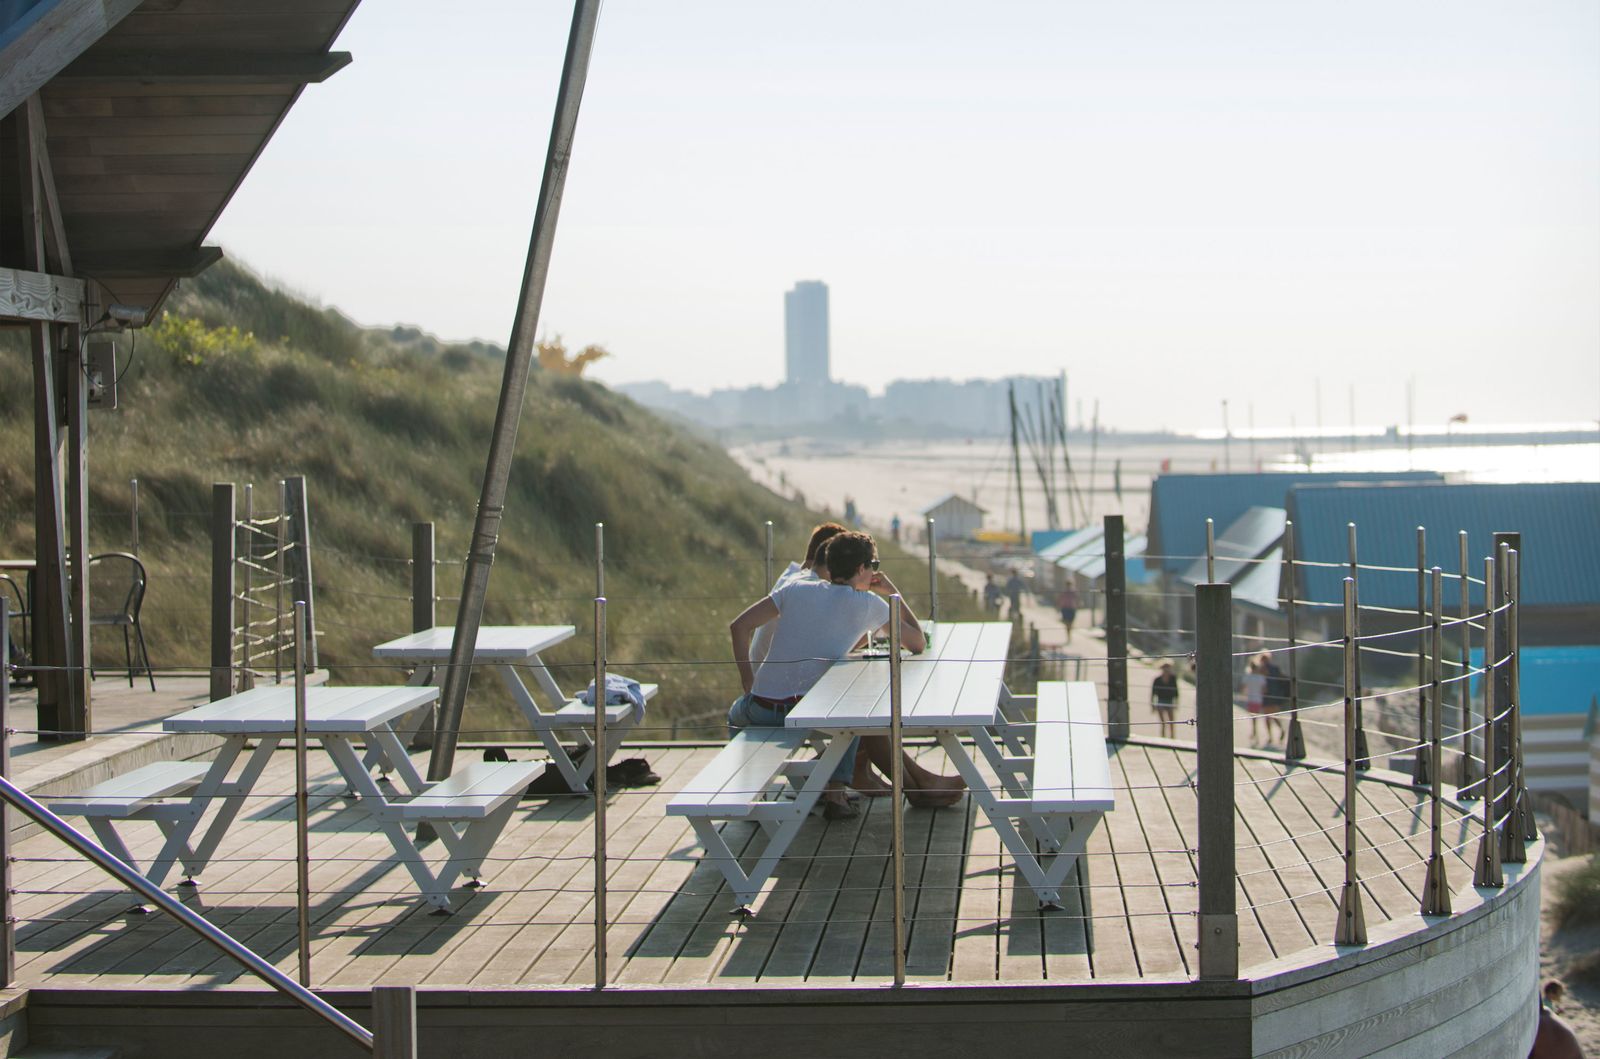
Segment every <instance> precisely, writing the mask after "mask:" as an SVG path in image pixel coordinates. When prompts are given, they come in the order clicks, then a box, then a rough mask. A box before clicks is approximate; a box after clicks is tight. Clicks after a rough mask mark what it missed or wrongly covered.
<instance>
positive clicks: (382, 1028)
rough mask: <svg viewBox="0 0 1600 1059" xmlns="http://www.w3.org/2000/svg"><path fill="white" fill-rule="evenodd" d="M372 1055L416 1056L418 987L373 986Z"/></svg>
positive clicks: (384, 1058) (382, 1058)
mask: <svg viewBox="0 0 1600 1059" xmlns="http://www.w3.org/2000/svg"><path fill="white" fill-rule="evenodd" d="M372 1059H417V987H416V986H411V985H375V986H373V987H372Z"/></svg>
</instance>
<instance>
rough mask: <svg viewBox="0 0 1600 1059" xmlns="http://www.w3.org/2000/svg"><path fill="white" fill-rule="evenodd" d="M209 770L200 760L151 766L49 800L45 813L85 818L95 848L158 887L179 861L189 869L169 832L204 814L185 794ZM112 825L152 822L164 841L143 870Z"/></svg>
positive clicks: (184, 849)
mask: <svg viewBox="0 0 1600 1059" xmlns="http://www.w3.org/2000/svg"><path fill="white" fill-rule="evenodd" d="M210 769H211V764H210V762H206V761H157V762H155V763H153V764H149V765H143V766H141V767H139V768H136V769H134V770H133V771H132V772H125V773H123V774H122V775H120V776H114V777H112V778H111V779H109V780H106V781H104V782H103V783H97V784H95V785H94V786H93V787H90V788H88V789H87V790H84V791H79V792H78V793H77V794H73V795H70V796H68V797H64V798H57V799H52V800H51V802H50V808H51V810H52V811H54V812H55V814H56V815H57V816H82V817H86V818H88V821H89V827H90V828H91V829H92V830H93V831H94V833H95V837H96V838H98V839H99V840H100V844H101V845H103V846H105V847H106V849H108V850H110V851H111V853H113V854H114V855H115V856H116V857H117V858H119V859H120V860H122V861H123V862H124V863H126V864H128V865H130V866H131V867H133V868H134V869H135V870H142V871H143V873H144V875H145V877H146V878H147V879H149V880H150V881H151V882H152V883H154V884H155V885H157V886H160V885H161V880H162V879H164V878H166V876H167V872H168V871H170V870H171V868H172V864H173V862H174V861H175V860H178V859H182V860H183V861H184V868H185V870H186V871H189V872H191V873H192V872H193V871H194V870H195V866H194V864H192V863H191V861H190V859H189V858H188V857H187V856H186V854H188V853H190V852H191V851H190V850H189V848H188V846H187V845H186V844H182V843H178V844H176V845H175V844H174V843H173V842H172V833H173V828H174V826H175V825H176V824H178V823H179V822H180V821H189V820H195V819H198V818H199V816H200V815H201V814H202V813H203V812H204V811H205V806H204V805H202V804H200V803H199V801H198V800H197V799H194V798H192V797H189V795H191V794H192V793H193V792H194V789H195V788H196V787H197V786H199V785H200V781H201V780H202V779H204V778H205V775H206V773H207V772H208V771H210ZM114 820H150V821H153V822H154V823H155V824H156V826H157V827H159V828H160V829H161V833H162V835H163V836H165V837H166V838H167V839H168V841H167V843H165V844H164V845H163V847H162V849H161V851H160V853H158V854H157V855H156V859H155V860H154V861H152V862H151V864H150V867H149V868H148V869H140V868H139V862H138V861H137V860H135V859H134V857H133V853H132V852H131V851H130V850H129V849H128V846H127V844H126V843H125V842H123V840H122V836H121V835H120V834H118V833H117V830H116V826H115V825H114V824H113V823H112V821H114Z"/></svg>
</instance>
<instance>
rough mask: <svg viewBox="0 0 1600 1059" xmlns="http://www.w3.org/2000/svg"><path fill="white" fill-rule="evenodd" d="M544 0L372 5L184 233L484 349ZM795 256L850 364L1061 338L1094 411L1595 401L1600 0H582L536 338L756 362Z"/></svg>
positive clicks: (1567, 408)
mask: <svg viewBox="0 0 1600 1059" xmlns="http://www.w3.org/2000/svg"><path fill="white" fill-rule="evenodd" d="M441 12H443V14H441ZM571 12H572V8H571V5H570V3H566V2H561V3H556V2H551V0H524V2H509V0H506V2H502V0H476V2H471V3H464V4H460V5H447V6H445V7H441V6H440V5H438V4H436V3H426V4H425V3H421V2H418V0H383V2H379V0H367V2H366V3H364V4H362V5H361V6H360V7H359V8H357V10H356V13H355V14H354V16H353V17H352V19H351V21H350V23H349V25H348V26H347V27H346V30H345V32H344V34H343V35H342V37H341V39H340V40H339V42H338V44H337V45H336V47H338V48H341V49H345V50H348V51H350V52H352V53H353V54H354V56H355V58H354V62H353V63H352V64H351V65H350V66H349V67H347V68H346V69H345V70H343V71H341V72H340V73H339V74H337V75H336V76H334V77H333V78H332V79H331V80H329V81H328V82H327V83H325V84H321V85H312V86H309V87H308V88H307V89H306V91H305V93H304V94H303V95H302V97H301V99H300V102H299V103H298V104H297V105H296V107H295V108H294V110H293V111H292V112H291V113H290V115H289V117H288V119H287V120H286V122H285V123H284V125H283V126H282V128H280V130H279V131H278V133H277V135H276V136H275V137H274V139H273V141H272V143H271V144H270V145H269V146H268V148H267V150H266V152H265V153H264V154H263V156H262V158H261V159H260V160H259V161H258V162H257V164H256V166H255V168H254V169H253V170H252V172H251V173H250V175H249V176H248V177H247V179H246V181H245V183H244V186H243V187H242V188H241V189H240V191H239V193H238V194H237V195H236V196H235V198H234V200H233V202H232V203H231V204H230V205H229V207H228V209H227V211H226V212H225V213H224V215H223V217H222V219H221V221H220V222H219V223H218V225H217V227H216V228H215V229H214V231H213V233H212V240H211V241H213V242H216V243H219V244H220V245H221V246H223V247H224V249H225V250H226V251H227V252H228V254H229V255H230V256H231V257H233V258H234V259H235V260H238V261H240V262H242V263H244V264H246V265H248V266H249V267H251V268H253V269H254V270H256V271H257V272H259V273H261V274H262V275H264V276H266V277H267V278H269V279H271V280H274V281H277V282H279V283H281V284H283V285H284V286H286V287H288V288H290V289H292V290H294V291H297V292H299V293H301V294H304V295H309V296H311V297H313V298H315V299H316V300H319V301H321V302H322V303H324V304H329V305H335V306H337V307H339V308H340V309H341V310H343V311H344V312H346V313H347V314H348V315H350V316H351V317H353V318H354V319H356V320H357V321H359V322H361V323H363V324H367V325H386V324H391V323H408V324H415V325H417V326H420V327H422V328H423V329H424V330H427V331H429V332H432V333H434V334H436V335H438V336H440V337H441V338H445V339H468V338H481V339H487V340H490V341H493V342H496V343H498V344H501V345H504V344H505V343H506V341H507V340H508V338H509V334H510V329H511V320H512V316H513V314H514V312H515V308H516V303H517V296H518V290H519V286H520V283H521V278H522V269H523V261H524V258H525V255H526V253H527V247H528V238H529V229H530V226H531V223H532V215H533V207H534V202H535V199H536V197H537V192H538V182H539V177H540V173H541V171H542V168H543V161H544V151H545V146H546V144H547V142H548V139H549V130H550V122H551V117H552V110H553V107H554V100H555V92H556V88H557V84H558V82H559V79H560V74H561V61H562V56H563V53H564V50H565V46H566V35H567V29H568V25H569V22H570V19H571ZM800 279H820V280H823V281H824V282H826V283H827V284H828V286H829V288H830V293H831V308H832V360H833V375H834V377H835V378H836V379H839V380H842V381H846V382H851V383H857V384H860V385H864V386H867V387H868V388H870V389H873V390H879V389H881V387H882V386H883V384H885V383H886V382H889V381H891V380H894V379H897V378H930V377H950V378H957V379H964V378H980V377H996V376H1002V375H1008V374H1039V375H1054V374H1056V373H1058V372H1062V371H1065V372H1066V373H1067V378H1068V385H1069V390H1070V393H1071V395H1072V403H1073V404H1076V403H1077V401H1079V400H1082V401H1083V402H1084V406H1085V408H1088V407H1092V402H1094V401H1096V400H1098V402H1099V405H1100V417H1101V421H1102V423H1106V424H1110V425H1112V426H1114V427H1118V428H1123V429H1135V428H1157V427H1171V428H1175V429H1206V428H1212V429H1214V428H1217V427H1219V426H1220V425H1221V423H1222V416H1223V414H1224V413H1223V402H1224V401H1226V402H1227V405H1228V412H1227V414H1228V416H1229V417H1230V420H1231V426H1232V427H1233V428H1236V429H1237V428H1242V427H1245V426H1247V425H1248V424H1249V423H1251V422H1253V423H1255V424H1256V425H1257V426H1258V427H1266V426H1288V425H1290V424H1291V423H1293V424H1296V425H1298V426H1301V427H1310V426H1314V425H1316V424H1317V423H1318V422H1319V421H1320V422H1322V423H1323V424H1324V425H1326V426H1336V425H1342V424H1347V423H1349V422H1351V421H1352V415H1351V410H1352V405H1353V406H1354V411H1355V415H1354V419H1355V420H1358V421H1360V422H1361V423H1364V424H1366V423H1372V424H1389V423H1400V424H1403V423H1406V422H1408V421H1410V422H1414V423H1416V424H1418V425H1442V424H1443V423H1444V422H1445V421H1446V420H1448V419H1449V418H1450V417H1452V416H1454V415H1457V414H1466V415H1467V416H1468V417H1469V420H1470V421H1471V422H1475V423H1486V422H1541V421H1563V422H1572V421H1578V422H1581V421H1594V420H1596V419H1600V4H1595V3H1594V2H1593V0H1526V2H1519V3H1516V4H1507V3H1504V2H1503V0H1457V2H1453V3H1450V4H1440V3H1437V2H1436V0H1427V2H1423V0H1338V2H1332V0H1297V2H1294V3H1283V2H1282V0H1203V2H1200V0H1161V2H1157V0H1116V2H1114V3H1113V2H1108V0H986V2H984V3H975V2H970V0H969V2H967V3H962V4H952V3H945V2H939V0H921V2H909V0H894V2H890V0H852V2H844V0H809V2H806V3H796V2H789V3H781V4H780V3H775V2H752V0H674V2H672V3H662V2H661V0H609V2H607V3H606V5H605V7H604V9H603V10H602V12H601V16H600V24H599V30H598V34H597V37H596V44H595V52H594V57H593V61H592V65H591V68H590V72H589V78H588V83H587V87H586V89H585V94H584V99H583V107H582V112H581V115H580V117H579V122H578V130H577V136H576V140H575V144H574V153H573V159H572V164H571V167H570V171H569V175H568V180H567V186H566V193H565V198H564V201H563V205H562V208H561V215H560V221H559V227H558V230H557V236H556V245H555V255H554V260H553V263H552V270H551V275H550V280H549V285H548V288H547V291H546V296H545V300H544V306H543V310H542V312H541V315H540V332H541V334H543V335H550V334H560V335H562V336H563V337H564V338H565V339H566V340H567V342H568V344H569V345H572V346H574V347H576V346H582V345H586V344H588V343H591V342H597V343H600V344H602V345H604V346H606V347H607V348H608V349H609V350H610V351H611V352H612V354H613V355H612V357H611V359H609V360H606V361H602V362H601V363H600V364H599V365H597V366H596V368H594V369H591V374H592V375H593V376H594V377H596V378H599V379H600V380H602V381H605V382H609V383H620V382H632V381H641V380H647V379H659V380H662V381H665V382H668V383H670V384H672V385H674V386H677V387H680V388H684V389H692V390H698V391H702V392H703V391H705V390H708V389H712V388H718V387H726V386H748V385H770V384H772V383H776V382H778V381H780V380H781V377H782V373H783V297H782V296H783V292H784V291H785V290H787V289H788V288H789V287H791V286H792V285H793V284H794V282H795V281H796V280H800ZM1408 384H1409V385H1408ZM1408 389H1411V390H1412V391H1413V392H1414V397H1412V398H1411V399H1410V401H1409V402H1408V398H1407V392H1408ZM1412 408H1414V414H1413V413H1412V412H1411V411H1410V409H1412Z"/></svg>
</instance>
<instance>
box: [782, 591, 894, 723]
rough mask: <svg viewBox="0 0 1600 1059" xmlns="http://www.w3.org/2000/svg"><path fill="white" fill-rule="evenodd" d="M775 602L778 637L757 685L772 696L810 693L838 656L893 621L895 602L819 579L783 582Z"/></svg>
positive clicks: (788, 696) (844, 653) (787, 696)
mask: <svg viewBox="0 0 1600 1059" xmlns="http://www.w3.org/2000/svg"><path fill="white" fill-rule="evenodd" d="M772 602H773V603H774V604H776V605H777V608H778V617H777V618H776V619H775V620H774V621H770V622H768V623H767V626H766V627H768V628H771V629H772V639H771V641H770V642H769V644H768V647H767V657H766V661H765V662H763V663H762V664H761V666H760V668H758V669H757V670H756V679H755V686H754V687H753V688H752V690H753V691H754V692H755V693H756V694H757V695H760V696H761V697H762V698H766V699H788V698H793V697H794V696H796V695H804V694H805V693H806V692H808V691H810V690H811V685H813V684H815V683H816V682H817V681H819V680H821V679H822V674H824V673H826V672H827V671H828V666H829V665H831V664H832V663H833V661H834V660H835V659H838V658H843V657H844V656H845V655H846V654H847V653H849V651H850V648H852V647H854V646H855V645H856V641H857V640H859V639H861V637H862V636H864V635H866V633H867V631H868V630H869V629H876V628H877V627H878V626H880V625H882V624H883V623H884V622H886V621H888V620H889V604H888V602H887V601H886V600H884V599H883V598H882V597H881V596H876V595H873V594H872V593H871V592H860V591H857V590H856V589H853V588H851V587H850V586H848V585H836V584H833V583H832V582H831V581H821V580H818V579H817V578H814V577H799V578H794V579H793V580H791V581H789V582H788V583H787V584H784V585H780V586H779V587H778V588H776V589H774V590H773V593H772Z"/></svg>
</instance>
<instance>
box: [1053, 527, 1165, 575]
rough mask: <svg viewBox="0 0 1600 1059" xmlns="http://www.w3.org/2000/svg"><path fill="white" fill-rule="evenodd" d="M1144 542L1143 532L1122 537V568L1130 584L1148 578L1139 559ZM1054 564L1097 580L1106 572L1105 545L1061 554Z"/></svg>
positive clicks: (1147, 572) (1142, 553) (1142, 552)
mask: <svg viewBox="0 0 1600 1059" xmlns="http://www.w3.org/2000/svg"><path fill="white" fill-rule="evenodd" d="M1145 543H1146V541H1145V538H1144V535H1143V534H1138V535H1128V536H1125V537H1124V538H1123V541H1122V560H1123V570H1124V573H1125V576H1126V579H1127V582H1128V584H1130V585H1142V584H1145V583H1146V582H1148V581H1149V580H1150V573H1149V571H1147V570H1145V568H1144V564H1143V563H1142V562H1140V561H1139V560H1140V558H1141V557H1142V556H1143V555H1144V548H1145ZM1056 565H1057V566H1059V567H1060V568H1061V569H1063V570H1067V571H1070V572H1071V573H1074V574H1079V575H1081V576H1083V577H1087V578H1088V579H1089V580H1091V581H1097V580H1099V579H1100V578H1102V577H1104V576H1105V573H1106V553H1105V546H1104V545H1103V544H1101V545H1100V546H1098V547H1095V548H1089V549H1084V550H1082V551H1079V552H1075V553H1073V554H1072V555H1065V556H1062V557H1061V558H1060V559H1057V560H1056Z"/></svg>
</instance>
